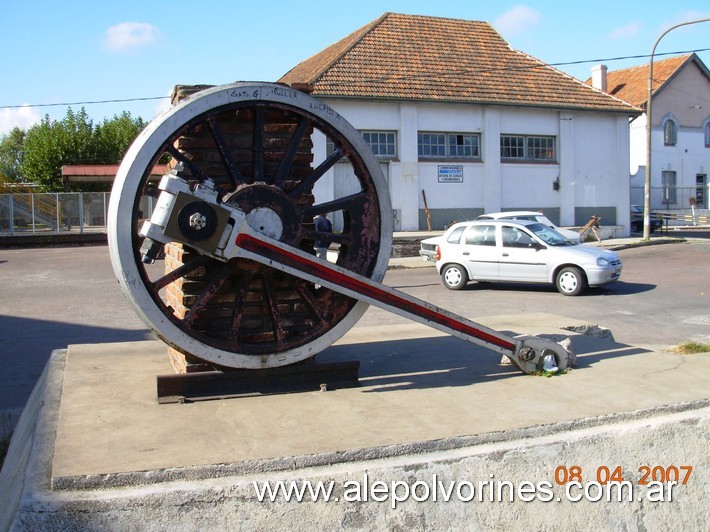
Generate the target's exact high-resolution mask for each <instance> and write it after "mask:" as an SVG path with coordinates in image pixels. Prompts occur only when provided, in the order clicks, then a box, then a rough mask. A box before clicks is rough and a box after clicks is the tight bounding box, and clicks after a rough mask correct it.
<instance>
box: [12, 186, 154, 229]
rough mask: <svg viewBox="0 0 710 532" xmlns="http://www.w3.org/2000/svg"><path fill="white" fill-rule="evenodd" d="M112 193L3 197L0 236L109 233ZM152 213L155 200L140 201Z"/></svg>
mask: <svg viewBox="0 0 710 532" xmlns="http://www.w3.org/2000/svg"><path fill="white" fill-rule="evenodd" d="M109 198H110V192H56V193H54V192H53V193H22V194H0V235H6V236H7V235H9V236H15V235H17V236H21V235H33V234H47V233H50V234H51V233H54V234H63V233H79V234H82V233H87V232H96V233H101V232H106V216H107V212H108V203H109ZM141 210H142V211H143V213H144V216H146V217H150V216H151V215H152V213H153V198H151V197H144V198H143V200H142V202H141Z"/></svg>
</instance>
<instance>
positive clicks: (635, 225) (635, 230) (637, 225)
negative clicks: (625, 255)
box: [631, 222, 641, 233]
mask: <svg viewBox="0 0 710 532" xmlns="http://www.w3.org/2000/svg"><path fill="white" fill-rule="evenodd" d="M631 232H632V233H640V232H641V224H640V223H639V222H631Z"/></svg>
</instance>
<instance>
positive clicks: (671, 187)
mask: <svg viewBox="0 0 710 532" xmlns="http://www.w3.org/2000/svg"><path fill="white" fill-rule="evenodd" d="M675 178H676V175H675V172H674V171H671V170H664V171H663V172H662V173H661V186H662V187H663V203H664V204H666V205H670V204H675V203H676V181H675Z"/></svg>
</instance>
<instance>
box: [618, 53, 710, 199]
mask: <svg viewBox="0 0 710 532" xmlns="http://www.w3.org/2000/svg"><path fill="white" fill-rule="evenodd" d="M709 100H710V81H709V80H708V79H707V77H705V75H704V74H703V73H702V72H701V71H700V69H699V68H698V67H697V66H696V65H695V64H689V65H687V66H686V67H685V68H683V69H682V70H681V71H680V72H678V73H677V75H676V76H675V77H674V78H673V79H671V80H670V81H669V82H668V84H667V85H666V86H665V87H664V89H663V90H662V91H661V92H659V93H658V95H656V96H654V98H653V103H652V105H653V129H652V132H651V157H652V160H651V163H652V164H651V187H652V189H653V190H652V193H651V209H665V208H666V207H670V208H671V209H687V208H689V203H688V198H689V196H691V195H695V192H694V188H695V186H696V176H697V175H705V176H707V175H708V174H710V148H708V147H706V146H705V135H704V130H703V126H704V124H705V123H706V122H707V120H710V109H709V108H708V105H707V102H708V101H709ZM668 118H672V119H673V120H674V121H675V122H676V124H677V125H678V135H677V144H676V145H675V146H665V145H664V143H663V124H664V123H665V121H666V120H667V119H668ZM630 129H631V130H630V163H631V164H630V173H631V185H632V186H633V187H643V186H644V182H645V165H646V143H647V140H646V115H645V114H644V115H641V116H639V117H638V118H636V119H635V120H633V121H632V123H631V128H630ZM663 171H673V172H675V173H676V185H677V186H678V187H685V189H686V190H683V191H678V194H677V203H675V204H670V205H667V204H665V203H664V202H663V198H662V193H661V190H660V187H661V174H662V172H663ZM635 196H636V197H638V193H636V194H635ZM641 197H642V196H641ZM706 198H707V191H706ZM708 206H710V205H706V207H708Z"/></svg>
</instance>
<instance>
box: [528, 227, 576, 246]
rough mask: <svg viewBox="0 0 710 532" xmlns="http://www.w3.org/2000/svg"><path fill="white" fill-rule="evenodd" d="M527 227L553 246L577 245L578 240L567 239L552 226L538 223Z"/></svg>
mask: <svg viewBox="0 0 710 532" xmlns="http://www.w3.org/2000/svg"><path fill="white" fill-rule="evenodd" d="M527 228H528V229H529V230H530V231H532V232H533V233H535V236H537V237H538V238H539V239H540V240H542V241H543V242H545V243H546V244H549V245H551V246H576V245H577V243H576V242H572V241H571V240H568V239H566V238H565V237H564V236H562V235H561V234H560V233H558V232H557V231H555V230H554V229H552V228H551V227H547V226H546V225H543V224H540V223H537V224H530V225H528V226H527Z"/></svg>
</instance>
